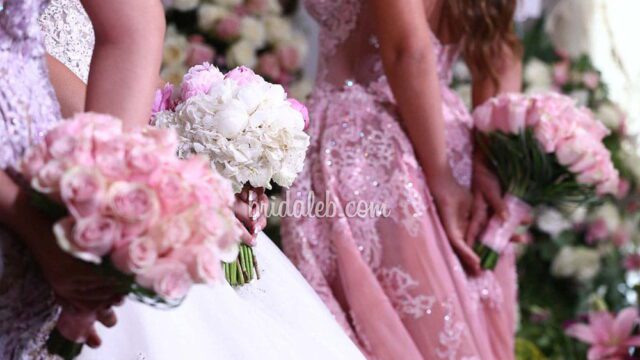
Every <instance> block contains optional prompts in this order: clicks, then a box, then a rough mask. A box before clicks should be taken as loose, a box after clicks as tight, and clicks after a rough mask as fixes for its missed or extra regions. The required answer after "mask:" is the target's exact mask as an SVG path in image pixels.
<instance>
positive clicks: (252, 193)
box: [249, 190, 257, 201]
mask: <svg viewBox="0 0 640 360" xmlns="http://www.w3.org/2000/svg"><path fill="white" fill-rule="evenodd" d="M256 197H257V195H256V192H255V191H253V190H249V201H255V200H256Z"/></svg>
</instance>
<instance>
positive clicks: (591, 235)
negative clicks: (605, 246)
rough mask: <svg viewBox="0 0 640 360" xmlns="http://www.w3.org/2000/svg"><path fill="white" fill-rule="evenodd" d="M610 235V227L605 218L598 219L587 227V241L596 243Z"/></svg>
mask: <svg viewBox="0 0 640 360" xmlns="http://www.w3.org/2000/svg"><path fill="white" fill-rule="evenodd" d="M608 236H609V227H608V226H607V222H606V221H605V220H604V219H597V220H595V221H594V222H592V223H591V224H589V228H588V229H587V236H586V239H585V240H586V242H587V243H588V244H595V243H596V242H598V241H602V240H605V239H606V238H607V237H608Z"/></svg>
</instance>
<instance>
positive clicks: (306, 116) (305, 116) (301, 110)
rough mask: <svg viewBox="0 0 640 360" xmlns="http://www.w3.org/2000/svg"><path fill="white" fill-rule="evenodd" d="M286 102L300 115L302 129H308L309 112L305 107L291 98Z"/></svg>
mask: <svg viewBox="0 0 640 360" xmlns="http://www.w3.org/2000/svg"><path fill="white" fill-rule="evenodd" d="M287 101H288V102H289V104H290V105H291V107H292V108H293V109H294V110H295V111H297V112H299V113H300V114H302V118H303V119H304V129H305V130H306V129H308V128H309V124H310V119H309V110H308V109H307V107H306V106H304V105H303V104H302V103H301V102H299V101H298V100H296V99H293V98H290V99H287Z"/></svg>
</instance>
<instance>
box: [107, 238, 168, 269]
mask: <svg viewBox="0 0 640 360" xmlns="http://www.w3.org/2000/svg"><path fill="white" fill-rule="evenodd" d="M157 259H158V251H157V249H156V244H155V242H154V241H153V240H152V239H151V238H149V237H146V236H145V237H140V238H136V239H134V240H132V241H131V242H130V243H128V244H126V245H123V246H120V247H118V248H116V249H115V250H114V251H113V253H112V254H111V261H112V262H113V265H114V266H115V267H116V269H118V270H120V271H122V272H123V273H125V274H138V273H140V272H142V271H144V270H146V269H148V268H149V267H151V266H153V264H155V262H156V260H157Z"/></svg>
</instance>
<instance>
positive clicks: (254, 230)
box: [253, 226, 260, 235]
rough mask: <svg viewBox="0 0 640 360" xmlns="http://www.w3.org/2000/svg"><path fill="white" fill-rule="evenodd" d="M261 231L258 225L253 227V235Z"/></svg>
mask: <svg viewBox="0 0 640 360" xmlns="http://www.w3.org/2000/svg"><path fill="white" fill-rule="evenodd" d="M259 232H260V228H259V227H258V226H256V227H255V228H254V229H253V235H258V233H259Z"/></svg>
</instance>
